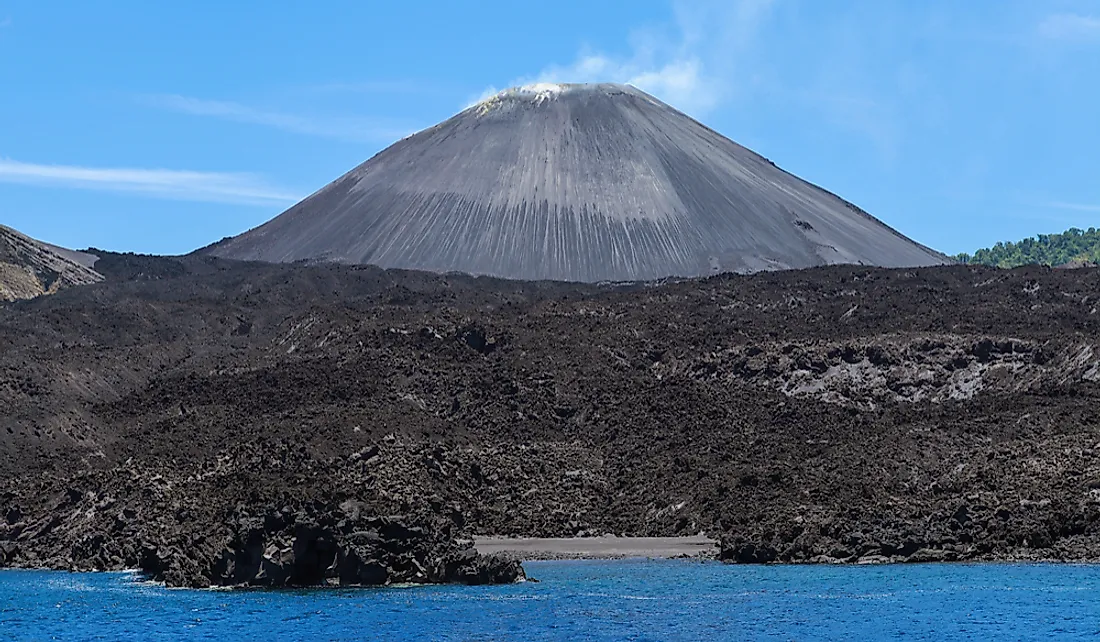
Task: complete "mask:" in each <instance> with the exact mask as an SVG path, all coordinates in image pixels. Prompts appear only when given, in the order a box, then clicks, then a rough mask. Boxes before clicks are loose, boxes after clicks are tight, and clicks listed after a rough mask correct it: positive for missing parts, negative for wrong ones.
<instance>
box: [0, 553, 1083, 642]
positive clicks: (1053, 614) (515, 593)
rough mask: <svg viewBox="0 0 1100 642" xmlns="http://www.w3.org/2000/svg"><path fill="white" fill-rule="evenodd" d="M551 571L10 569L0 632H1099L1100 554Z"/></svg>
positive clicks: (534, 635) (506, 635)
mask: <svg viewBox="0 0 1100 642" xmlns="http://www.w3.org/2000/svg"><path fill="white" fill-rule="evenodd" d="M526 568H527V570H528V573H529V574H530V575H531V576H532V577H535V578H538V579H539V580H541V581H540V582H538V583H534V582H530V583H526V584H519V585H512V586H496V587H399V588H386V589H368V590H318V591H190V590H168V589H164V588H162V587H158V586H154V585H151V584H149V583H145V582H141V581H139V578H137V577H136V576H134V575H129V574H124V573H113V574H69V573H58V572H37V571H2V572H0V640H35V641H38V640H270V641H275V640H280V641H282V640H404V639H409V640H485V641H488V640H524V641H531V640H660V641H664V640H845V641H847V642H858V641H862V640H907V641H915V640H936V641H937V642H939V641H949V640H983V641H984V640H1093V641H1096V640H1100V566H1087V565H1042V564H1036V565H1015V564H987V565H911V566H873V567H806V566H803V567H793V566H769V567H749V566H724V565H721V564H717V563H713V562H709V563H704V562H691V561H617V562H538V563H529V564H527V565H526Z"/></svg>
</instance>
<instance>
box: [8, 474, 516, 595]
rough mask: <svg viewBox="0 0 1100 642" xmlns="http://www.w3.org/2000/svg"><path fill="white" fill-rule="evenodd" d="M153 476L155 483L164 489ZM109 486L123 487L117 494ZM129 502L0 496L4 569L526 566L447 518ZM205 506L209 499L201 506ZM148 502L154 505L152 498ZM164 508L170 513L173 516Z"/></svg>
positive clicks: (347, 509) (184, 572)
mask: <svg viewBox="0 0 1100 642" xmlns="http://www.w3.org/2000/svg"><path fill="white" fill-rule="evenodd" d="M162 480H163V478H159V479H158V478H155V477H154V478H153V479H151V480H150V481H152V482H154V483H155V482H157V481H162ZM113 490H116V491H117V490H118V488H117V487H116V488H115V489H113ZM135 490H137V492H136V493H135V494H132V495H129V496H122V497H120V496H119V495H117V494H115V493H112V492H111V491H110V490H106V489H103V488H99V489H97V490H96V491H84V492H82V491H79V490H76V488H75V487H71V488H70V489H69V490H68V491H66V492H64V493H63V494H61V496H60V497H59V498H58V499H57V501H56V502H54V503H53V504H52V505H49V504H47V505H38V506H36V507H35V508H34V509H32V510H31V512H29V513H26V514H25V513H24V512H23V510H22V509H21V508H20V507H19V505H18V504H16V503H14V502H13V501H12V499H13V497H12V494H11V493H10V492H9V493H0V499H5V500H6V501H4V502H2V503H3V504H6V506H4V512H3V513H2V515H0V516H2V519H0V568H49V569H54V570H67V571H122V570H129V569H135V568H136V569H139V570H140V571H141V572H142V574H143V575H144V576H145V577H147V578H148V579H150V580H153V581H157V582H163V583H164V584H165V585H166V586H169V587H182V588H210V587H233V588H309V587H324V586H339V587H365V586H385V585H390V584H467V585H477V584H503V583H513V582H518V581H523V580H524V579H526V576H525V574H524V571H523V567H522V566H521V565H520V563H519V562H518V561H516V560H512V559H509V558H507V557H505V556H502V555H482V554H479V553H478V552H477V551H476V550H474V548H473V547H472V546H470V545H469V544H468V543H465V542H462V541H460V540H459V539H457V538H456V537H455V534H454V532H453V529H452V528H451V526H450V524H449V523H448V522H446V521H445V520H439V519H433V518H431V517H430V516H428V517H425V516H419V517H418V516H378V515H377V514H376V513H374V512H373V511H372V510H371V508H370V507H369V506H367V505H365V504H363V503H362V502H356V501H351V500H347V501H344V502H342V503H340V504H339V505H337V506H332V505H328V504H325V503H323V502H313V503H307V504H299V505H296V506H295V505H291V504H285V505H282V506H281V507H274V506H270V505H265V504H259V505H254V504H247V505H246V504H244V503H238V504H237V505H236V506H225V505H223V506H221V507H217V508H215V506H217V504H218V503H219V501H218V500H219V499H222V498H218V497H217V496H216V495H213V496H207V497H205V498H204V497H201V496H200V497H191V498H186V499H187V500H189V501H183V502H179V501H176V502H172V503H171V504H169V505H164V504H163V503H161V502H160V501H157V499H163V497H160V498H158V497H157V496H158V495H160V494H161V493H160V492H159V491H160V490H162V489H158V488H157V487H156V486H153V487H146V488H139V489H135ZM204 499H205V500H207V501H206V502H204V501H203V500H204ZM150 500H153V501H150ZM166 509H168V510H166Z"/></svg>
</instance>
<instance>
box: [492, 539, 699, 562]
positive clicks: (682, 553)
mask: <svg viewBox="0 0 1100 642" xmlns="http://www.w3.org/2000/svg"><path fill="white" fill-rule="evenodd" d="M474 547H475V548H476V549H477V551H478V552H479V553H482V554H491V553H505V554H508V555H511V556H514V557H517V558H519V559H522V560H556V559H617V558H628V557H651V558H654V557H655V558H672V557H710V556H713V555H715V554H716V553H717V547H716V542H715V541H714V540H712V539H710V538H708V537H704V536H702V535H696V536H692V537H611V536H605V537H561V538H554V537H550V538H538V537H475V538H474Z"/></svg>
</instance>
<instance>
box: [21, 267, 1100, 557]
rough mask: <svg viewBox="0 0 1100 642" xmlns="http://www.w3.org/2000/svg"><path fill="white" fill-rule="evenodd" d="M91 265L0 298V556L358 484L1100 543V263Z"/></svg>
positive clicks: (777, 534) (752, 550) (884, 541)
mask: <svg viewBox="0 0 1100 642" xmlns="http://www.w3.org/2000/svg"><path fill="white" fill-rule="evenodd" d="M96 270H97V271H98V272H99V273H101V274H103V275H104V276H105V278H106V280H105V282H103V283H99V284H94V285H88V286H82V287H78V288H72V289H69V290H65V291H62V292H60V293H58V294H56V295H53V296H49V297H40V298H37V299H34V300H30V301H22V302H16V303H11V304H4V305H2V306H0V408H3V412H2V413H0V565H4V564H5V563H6V564H8V565H24V566H31V565H36V564H46V565H51V566H67V567H72V568H114V567H124V566H125V565H126V564H132V563H133V560H134V559H135V556H139V555H140V554H141V553H140V551H137V550H136V549H135V546H138V544H135V542H141V541H143V540H145V539H149V538H151V537H153V536H154V535H155V534H156V533H166V532H167V533H173V534H174V535H173V536H174V537H177V538H178V539H180V541H182V542H183V544H181V545H183V546H186V545H189V544H188V542H190V544H192V545H193V544H195V542H196V541H201V540H202V539H203V538H204V537H205V536H206V534H204V532H203V528H204V526H203V525H204V524H214V523H220V522H219V520H222V521H224V520H225V519H226V517H225V516H226V515H227V514H239V513H240V512H241V511H247V510H248V508H247V507H250V506H265V507H274V509H278V508H279V507H280V506H288V507H289V506H293V507H294V508H293V510H302V508H301V507H303V506H306V507H308V506H320V505H329V506H335V505H339V504H341V503H345V502H355V506H360V507H366V508H365V509H364V510H368V509H369V510H370V511H373V512H374V513H375V514H377V515H412V516H421V518H422V519H425V520H436V521H442V522H446V527H445V528H446V529H452V530H453V531H454V532H455V533H457V534H460V535H475V534H477V535H489V534H494V535H527V536H572V535H582V534H592V535H595V534H604V533H614V534H618V535H676V534H695V533H699V532H705V533H707V534H710V535H712V536H715V537H724V541H723V547H722V555H723V556H724V557H725V558H727V559H729V560H730V561H740V562H759V561H784V562H826V561H849V562H852V561H860V560H863V561H900V560H909V561H927V560H961V559H1067V560H1083V559H1097V558H1100V411H1098V408H1100V403H1098V402H1100V270H1097V269H1083V270H1052V269H1047V268H1040V267H1029V268H1021V269H1016V270H1012V271H1002V270H994V269H986V268H979V267H966V266H948V267H935V268H921V269H893V270H889V269H879V268H864V267H853V266H834V267H824V268H814V269H808V270H800V271H785V272H769V273H760V274H755V275H748V276H737V275H724V276H717V277H713V278H710V279H706V280H698V281H682V282H668V283H662V284H645V285H630V286H595V285H576V284H564V283H551V282H538V283H532V282H518V281H501V280H493V279H489V278H472V277H467V276H459V275H434V274H427V273H418V272H401V271H383V270H380V269H377V268H373V267H353V266H343V265H317V266H307V265H302V264H292V265H269V264H258V263H237V262H232V261H225V260H221V259H215V258H210V257H204V258H203V257H186V258H154V257H142V256H133V255H112V254H103V255H102V258H101V259H100V260H99V262H98V263H96ZM356 510H359V509H358V508H357V509H356ZM211 528H213V527H211Z"/></svg>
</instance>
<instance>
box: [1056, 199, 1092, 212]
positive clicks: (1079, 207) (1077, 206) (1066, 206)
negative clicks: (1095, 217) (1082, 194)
mask: <svg viewBox="0 0 1100 642" xmlns="http://www.w3.org/2000/svg"><path fill="white" fill-rule="evenodd" d="M1046 206H1047V207H1051V208H1054V209H1059V210H1073V211H1074V212H1100V205H1089V204H1087V203H1066V202H1064V201H1054V202H1052V203H1047V204H1046Z"/></svg>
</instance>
